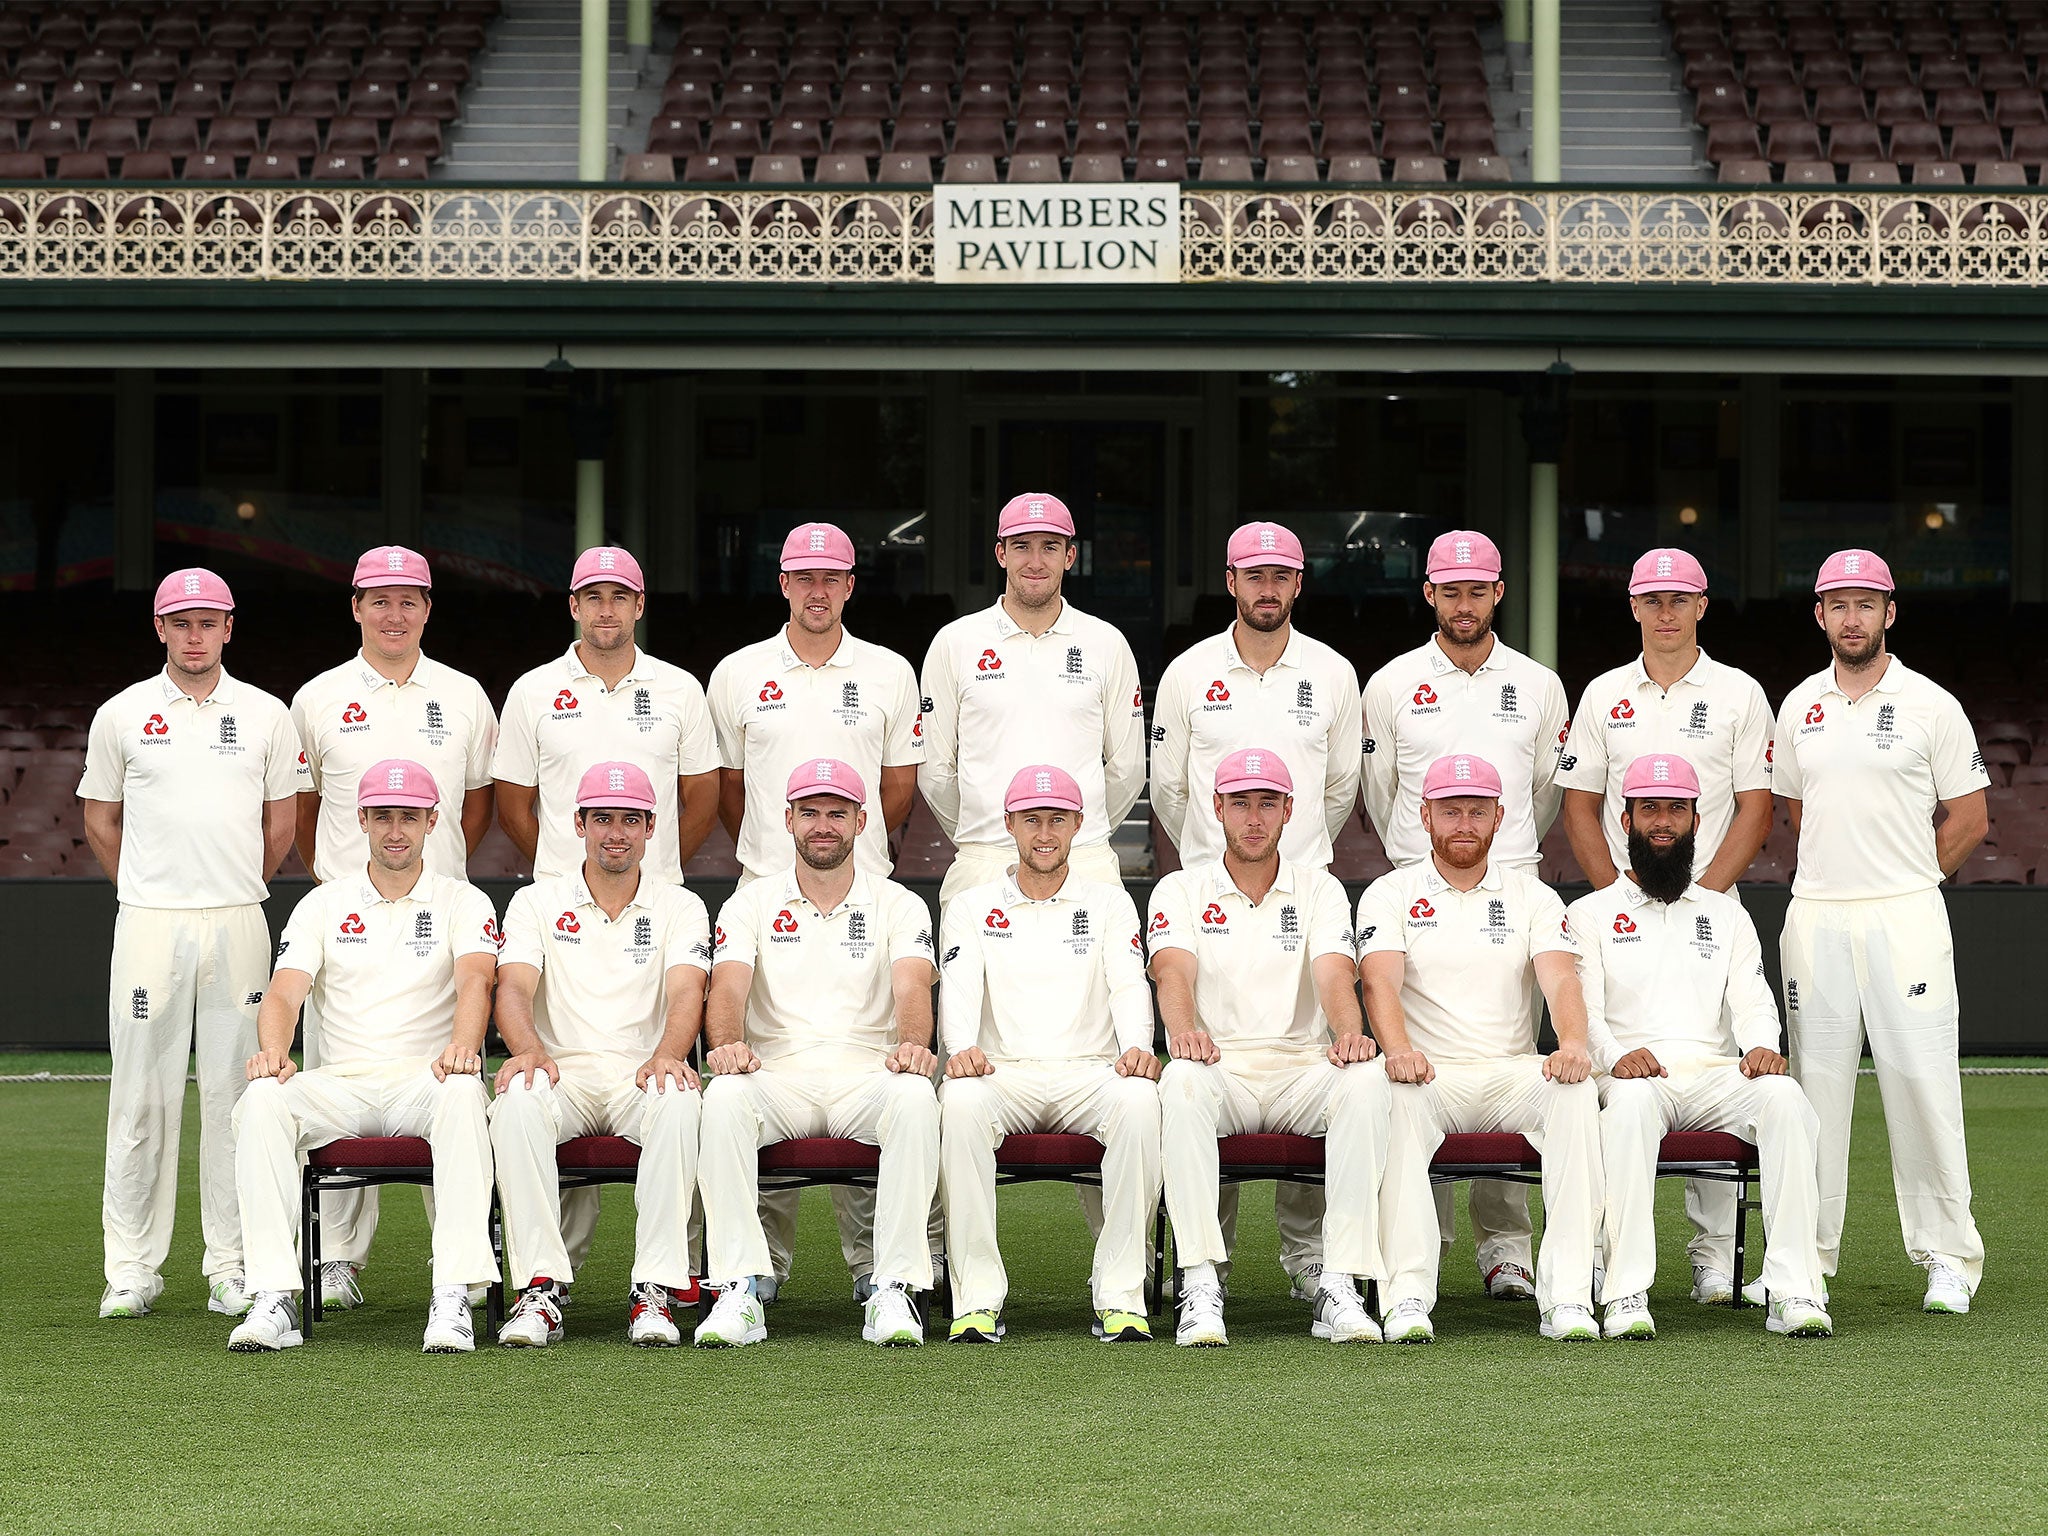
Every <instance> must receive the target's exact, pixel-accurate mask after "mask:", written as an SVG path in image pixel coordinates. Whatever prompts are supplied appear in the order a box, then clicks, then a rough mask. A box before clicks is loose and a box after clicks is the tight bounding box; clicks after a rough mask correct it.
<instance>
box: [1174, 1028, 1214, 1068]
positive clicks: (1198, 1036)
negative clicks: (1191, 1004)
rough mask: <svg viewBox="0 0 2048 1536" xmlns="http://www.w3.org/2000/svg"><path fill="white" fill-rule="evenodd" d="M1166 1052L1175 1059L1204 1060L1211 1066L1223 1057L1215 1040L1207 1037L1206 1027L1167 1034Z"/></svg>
mask: <svg viewBox="0 0 2048 1536" xmlns="http://www.w3.org/2000/svg"><path fill="white" fill-rule="evenodd" d="M1166 1054H1167V1055H1169V1056H1171V1057H1172V1058H1173V1059H1174V1060H1175V1061H1206V1062H1208V1063H1209V1064H1210V1065H1212V1066H1213V1065H1215V1064H1216V1063H1217V1062H1219V1061H1221V1060H1222V1059H1223V1053H1222V1052H1221V1051H1219V1050H1217V1049H1216V1042H1215V1041H1214V1040H1211V1039H1210V1038H1209V1031H1207V1030H1206V1029H1191V1030H1189V1031H1188V1032H1187V1033H1186V1034H1184V1035H1168V1036H1167V1037H1166Z"/></svg>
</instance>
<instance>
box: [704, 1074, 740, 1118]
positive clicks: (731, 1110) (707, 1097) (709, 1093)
mask: <svg viewBox="0 0 2048 1536" xmlns="http://www.w3.org/2000/svg"><path fill="white" fill-rule="evenodd" d="M746 1104H747V1082H746V1078H745V1076H744V1075H743V1074H741V1073H737V1072H726V1073H721V1074H720V1075H719V1076H717V1077H709V1078H706V1079H705V1080H704V1118H705V1119H706V1120H713V1119H723V1118H726V1117H728V1116H732V1115H738V1114H742V1113H744V1112H745V1110H746Z"/></svg>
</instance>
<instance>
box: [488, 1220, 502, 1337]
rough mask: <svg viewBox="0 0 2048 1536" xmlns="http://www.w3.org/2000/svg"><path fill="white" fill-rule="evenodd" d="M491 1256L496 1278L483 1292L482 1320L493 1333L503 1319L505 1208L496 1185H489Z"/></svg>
mask: <svg viewBox="0 0 2048 1536" xmlns="http://www.w3.org/2000/svg"><path fill="white" fill-rule="evenodd" d="M491 1257H492V1258H493V1259H495V1260H496V1261H497V1264H498V1278H497V1279H495V1280H493V1281H492V1282H491V1284H490V1288H489V1289H488V1290H487V1291H485V1293H484V1322H485V1323H486V1324H488V1325H489V1327H490V1330H491V1332H492V1333H493V1334H495V1333H496V1332H497V1331H498V1328H499V1325H500V1324H502V1323H503V1322H504V1321H505V1208H504V1207H503V1206H502V1205H501V1204H499V1202H498V1190H497V1186H496V1185H493V1186H492V1187H491Z"/></svg>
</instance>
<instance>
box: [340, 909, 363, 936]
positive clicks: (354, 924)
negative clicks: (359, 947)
mask: <svg viewBox="0 0 2048 1536" xmlns="http://www.w3.org/2000/svg"><path fill="white" fill-rule="evenodd" d="M341 931H342V932H343V933H361V932H362V931H363V919H362V914H361V913H357V912H351V913H349V915H348V916H347V917H344V918H343V919H342V920H341Z"/></svg>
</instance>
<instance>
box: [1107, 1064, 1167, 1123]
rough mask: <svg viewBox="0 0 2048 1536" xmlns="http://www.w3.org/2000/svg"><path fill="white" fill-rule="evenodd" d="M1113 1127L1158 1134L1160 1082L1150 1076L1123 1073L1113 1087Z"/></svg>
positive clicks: (1111, 1101) (1111, 1102)
mask: <svg viewBox="0 0 2048 1536" xmlns="http://www.w3.org/2000/svg"><path fill="white" fill-rule="evenodd" d="M1107 1120H1108V1124H1109V1126H1110V1128H1111V1129H1114V1130H1121V1131H1124V1132H1126V1133H1133V1132H1135V1133H1138V1134H1143V1133H1144V1132H1145V1131H1146V1130H1147V1129H1150V1130H1152V1131H1153V1132H1154V1133H1155V1134H1156V1132H1157V1129H1158V1126H1159V1085H1158V1084H1157V1083H1155V1082H1154V1081H1153V1080H1152V1079H1151V1078H1149V1077H1119V1078H1117V1079H1116V1081H1115V1085H1114V1086H1113V1087H1112V1088H1111V1089H1110V1091H1109V1114H1108V1117H1107Z"/></svg>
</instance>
